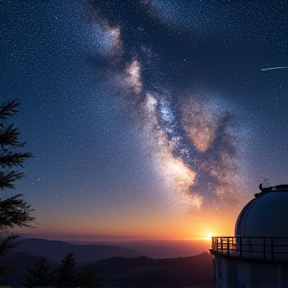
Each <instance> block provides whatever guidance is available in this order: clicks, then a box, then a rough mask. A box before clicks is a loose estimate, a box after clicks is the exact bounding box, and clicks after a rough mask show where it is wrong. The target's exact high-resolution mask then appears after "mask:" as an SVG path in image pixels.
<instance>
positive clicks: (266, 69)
mask: <svg viewBox="0 0 288 288" xmlns="http://www.w3.org/2000/svg"><path fill="white" fill-rule="evenodd" d="M286 68H288V66H279V67H271V68H263V69H261V71H269V70H277V69H286Z"/></svg>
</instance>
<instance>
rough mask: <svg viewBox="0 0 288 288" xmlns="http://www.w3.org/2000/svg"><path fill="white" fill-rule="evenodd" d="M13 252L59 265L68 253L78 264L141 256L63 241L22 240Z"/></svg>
mask: <svg viewBox="0 0 288 288" xmlns="http://www.w3.org/2000/svg"><path fill="white" fill-rule="evenodd" d="M15 251H17V252H27V253H29V254H32V255H35V256H43V257H45V258H47V259H49V260H50V261H52V262H55V263H60V261H61V260H62V259H63V258H64V256H66V255H67V254H69V253H72V254H73V255H74V258H75V260H76V261H77V262H78V263H81V262H94V261H97V260H101V259H106V258H110V257H115V256H119V257H126V258H136V257H139V256H141V253H139V252H137V251H136V250H132V249H129V248H124V247H119V246H114V245H74V244H70V243H66V242H63V241H50V240H43V239H24V240H22V241H21V242H20V244H19V245H18V247H17V249H16V250H15Z"/></svg>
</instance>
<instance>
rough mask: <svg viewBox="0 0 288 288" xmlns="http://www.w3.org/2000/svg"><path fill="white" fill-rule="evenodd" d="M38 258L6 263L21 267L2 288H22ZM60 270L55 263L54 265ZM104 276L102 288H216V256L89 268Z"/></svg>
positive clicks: (120, 261) (16, 257) (114, 261)
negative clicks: (213, 264) (214, 268)
mask: <svg viewBox="0 0 288 288" xmlns="http://www.w3.org/2000/svg"><path fill="white" fill-rule="evenodd" d="M36 259H37V257H36V256H32V255H30V254H27V253H26V252H17V253H14V254H12V255H11V256H9V257H7V258H6V259H5V262H6V263H7V262H9V263H12V264H15V265H17V266H18V270H17V272H16V273H14V274H13V275H11V276H9V277H7V278H6V279H5V280H2V281H0V284H1V285H10V286H13V287H20V286H21V285H22V283H23V282H25V280H26V276H25V271H26V269H27V268H28V267H30V268H32V267H33V265H34V263H35V261H36ZM50 264H51V267H54V268H56V267H57V265H56V264H55V263H50ZM84 266H89V267H93V269H96V270H97V271H100V272H101V279H100V280H101V281H100V282H101V283H102V285H103V286H102V287H127V288H128V287H131V288H136V287H139V288H140V287H147V288H153V287H155V288H161V287H166V288H168V287H175V288H176V287H177V288H181V287H183V288H184V287H185V288H188V287H191V288H192V287H194V288H196V287H197V288H200V287H203V288H204V287H213V275H212V256H211V255H210V254H209V253H207V252H205V253H203V254H200V255H197V256H191V257H181V258H174V259H153V258H147V257H143V256H142V257H138V258H135V259H132V258H122V257H113V258H109V259H105V260H100V261H97V262H94V263H90V264H87V265H81V266H80V268H82V269H83V268H84Z"/></svg>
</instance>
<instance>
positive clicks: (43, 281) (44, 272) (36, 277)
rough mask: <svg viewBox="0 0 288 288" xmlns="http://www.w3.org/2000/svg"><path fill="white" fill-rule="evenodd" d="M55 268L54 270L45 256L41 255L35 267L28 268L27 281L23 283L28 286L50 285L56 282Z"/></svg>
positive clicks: (30, 287) (28, 287) (29, 287)
mask: <svg viewBox="0 0 288 288" xmlns="http://www.w3.org/2000/svg"><path fill="white" fill-rule="evenodd" d="M54 275H55V270H52V269H51V268H50V266H49V264H48V262H47V260H46V259H45V258H44V257H40V258H39V259H38V261H37V262H36V263H35V267H34V269H27V273H26V278H27V282H26V283H25V284H23V285H24V286H25V287H27V288H32V287H48V286H51V285H52V284H53V282H54Z"/></svg>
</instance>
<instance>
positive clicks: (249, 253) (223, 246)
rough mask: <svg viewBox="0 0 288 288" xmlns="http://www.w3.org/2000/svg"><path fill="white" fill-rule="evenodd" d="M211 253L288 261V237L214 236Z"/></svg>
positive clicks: (257, 259) (232, 256)
mask: <svg viewBox="0 0 288 288" xmlns="http://www.w3.org/2000/svg"><path fill="white" fill-rule="evenodd" d="M210 253H211V254H212V255H221V256H223V257H231V258H238V259H247V260H256V261H267V262H287V263H288V237H248V236H236V237H212V247H211V249H210Z"/></svg>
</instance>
